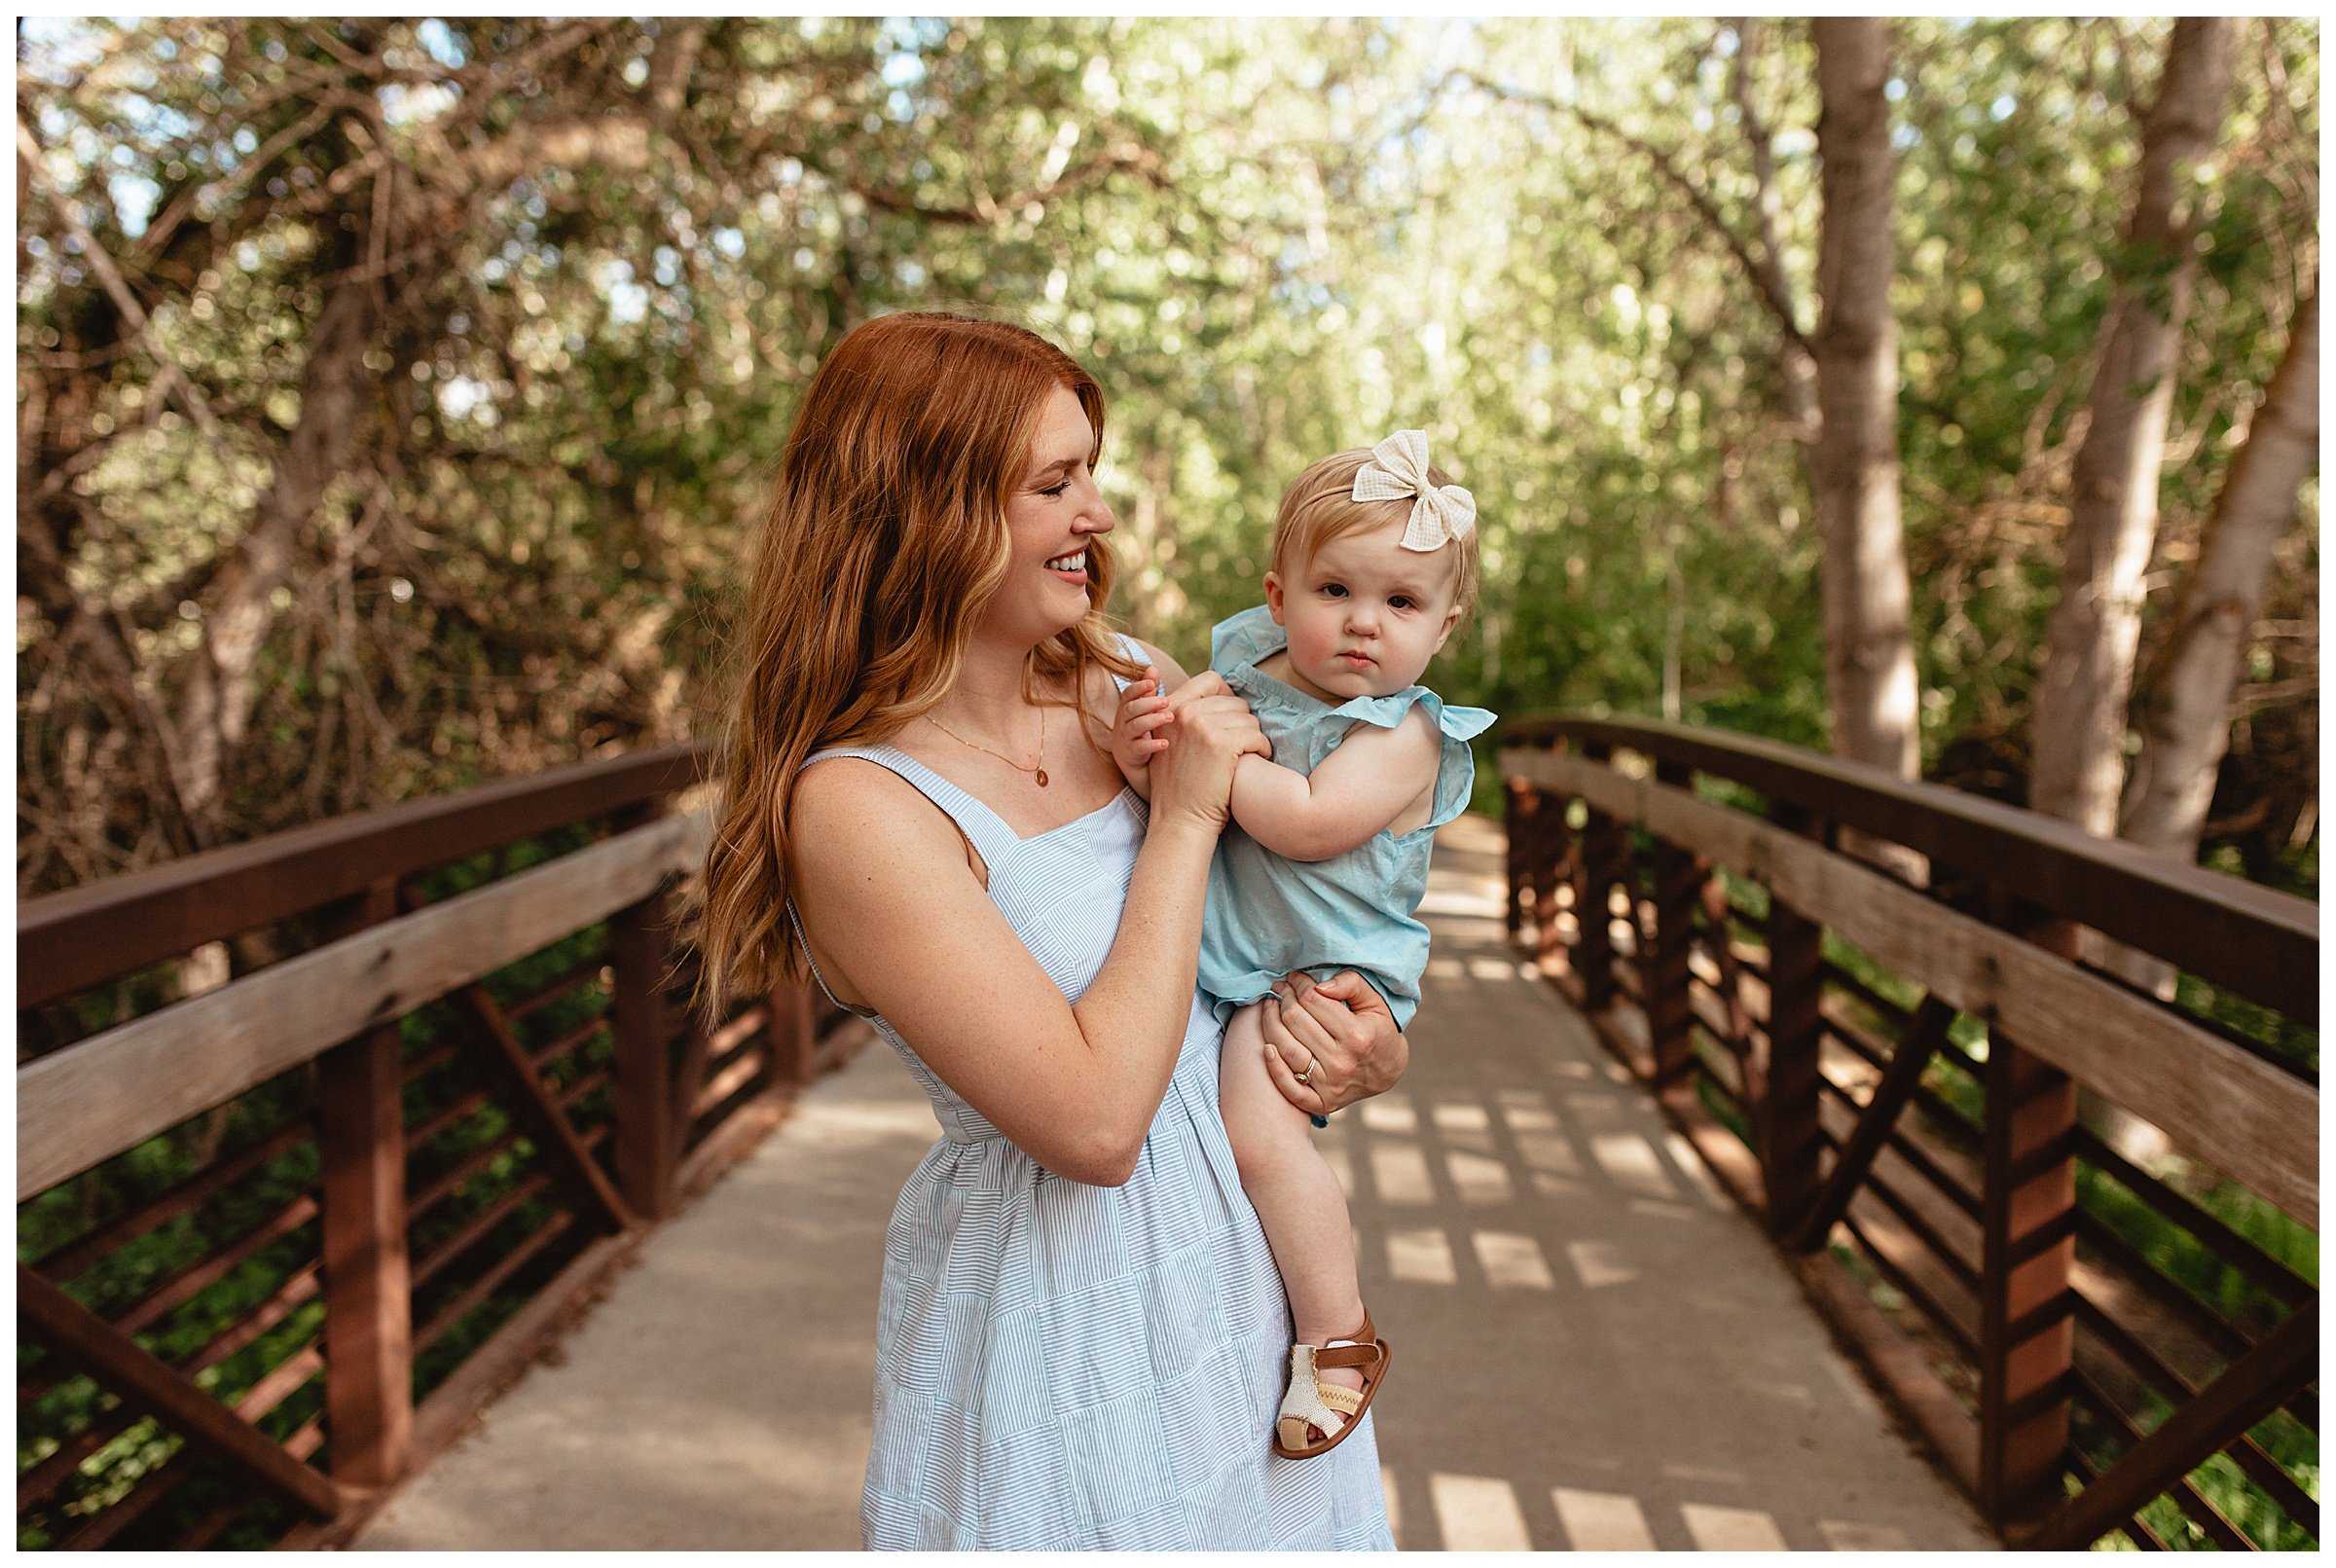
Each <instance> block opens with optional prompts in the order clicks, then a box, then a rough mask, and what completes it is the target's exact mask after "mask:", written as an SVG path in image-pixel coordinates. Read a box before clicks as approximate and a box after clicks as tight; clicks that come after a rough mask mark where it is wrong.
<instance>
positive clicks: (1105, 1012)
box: [793, 675, 1264, 1186]
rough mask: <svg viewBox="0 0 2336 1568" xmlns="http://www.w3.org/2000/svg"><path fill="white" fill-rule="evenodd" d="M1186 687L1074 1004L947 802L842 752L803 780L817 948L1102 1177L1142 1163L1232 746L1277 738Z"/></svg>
mask: <svg viewBox="0 0 2336 1568" xmlns="http://www.w3.org/2000/svg"><path fill="white" fill-rule="evenodd" d="M1176 699H1177V702H1178V721H1177V724H1176V726H1175V728H1176V731H1177V739H1176V742H1175V743H1174V745H1172V746H1171V748H1170V749H1169V750H1168V751H1167V752H1164V753H1162V754H1161V755H1160V756H1159V757H1157V758H1155V759H1153V772H1154V777H1153V781H1152V783H1153V789H1154V794H1153V801H1152V808H1151V816H1150V828H1149V829H1148V831H1147V833H1146V836H1145V841H1144V846H1143V848H1142V850H1141V851H1140V852H1139V853H1138V855H1137V857H1136V864H1135V870H1134V873H1133V876H1132V878H1131V880H1130V882H1129V885H1128V892H1127V901H1126V904H1125V906H1124V907H1123V909H1122V912H1121V915H1120V921H1119V930H1118V933H1117V935H1116V937H1115V938H1114V939H1113V944H1112V949H1111V952H1110V954H1109V956H1108V957H1107V958H1106V959H1105V960H1104V964H1103V967H1102V969H1101V970H1100V971H1099V972H1098V973H1097V975H1096V977H1095V980H1094V982H1093V983H1092V984H1091V985H1089V986H1088V988H1087V990H1086V992H1085V993H1084V994H1083V995H1082V996H1081V997H1080V998H1079V1001H1078V1003H1077V1005H1076V1006H1074V1005H1073V1004H1071V1003H1068V1002H1066V1001H1065V1000H1064V998H1063V994H1062V992H1061V991H1060V990H1058V989H1057V988H1056V986H1055V984H1054V982H1053V981H1052V980H1050V979H1049V978H1048V977H1047V975H1046V973H1045V971H1044V970H1043V969H1041V968H1040V966H1039V964H1038V961H1037V960H1036V959H1034V958H1033V957H1032V956H1031V954H1030V950H1029V949H1028V948H1027V947H1025V946H1024V945H1023V943H1022V940H1021V938H1020V937H1019V936H1018V935H1016V934H1015V932H1014V930H1013V928H1012V927H1010V926H1008V925H1007V924H1006V922H1005V919H1004V916H1002V915H1001V914H1000V913H999V912H998V908H997V906H996V905H995V904H993V903H992V902H991V901H990V898H989V895H988V893H987V892H986V891H985V890H984V889H983V888H982V885H981V883H980V882H979V881H978V880H977V879H976V878H975V876H974V875H973V872H972V869H971V867H970V866H968V865H967V862H966V855H965V848H964V844H963V841H962V840H960V838H959V837H958V835H957V831H956V829H955V828H954V827H953V826H952V825H951V823H950V822H949V820H948V819H947V818H946V817H945V816H943V815H942V814H941V813H940V812H938V811H936V810H934V809H933V807H932V806H931V803H929V802H928V801H926V800H925V799H924V798H923V796H921V795H920V794H918V793H917V791H916V790H915V789H914V788H913V787H912V786H911V785H909V784H907V783H906V782H905V781H902V780H900V779H898V778H897V777H895V776H894V775H893V774H892V773H890V772H889V771H887V770H884V769H880V768H878V767H876V766H875V765H874V764H871V763H860V762H858V761H856V760H851V759H839V760H837V761H833V762H825V763H821V765H819V766H818V767H816V768H811V769H808V770H806V771H805V772H804V774H803V775H802V776H801V778H800V780H799V781H798V783H797V784H796V788H795V795H794V807H793V809H794V810H795V812H796V813H797V819H796V820H797V823H798V831H797V832H796V834H795V835H794V839H795V843H796V846H797V849H796V867H795V879H796V904H797V908H798V910H799V911H800V913H801V914H802V916H803V919H804V922H805V924H806V926H807V927H808V928H809V929H810V930H812V932H813V933H814V934H815V935H816V936H817V937H818V938H819V942H820V951H821V954H822V955H823V956H825V957H826V958H827V959H829V960H830V961H831V962H832V964H833V966H834V967H835V968H837V969H838V970H840V971H841V973H842V976H843V978H844V979H845V980H846V981H847V982H848V983H849V984H850V986H851V987H852V989H853V990H854V991H855V992H856V993H857V994H858V995H859V996H860V997H861V998H862V999H863V1000H864V1001H865V1003H866V1004H867V1005H869V1006H870V1007H872V1008H874V1009H875V1010H876V1011H877V1012H879V1013H882V1014H883V1015H884V1017H885V1019H886V1021H887V1022H889V1023H890V1024H891V1025H892V1026H893V1027H894V1029H896V1030H898V1031H899V1033H900V1035H901V1038H902V1039H906V1040H907V1041H908V1042H909V1044H910V1045H911V1046H913V1047H914V1048H915V1049H916V1052H917V1054H918V1055H919V1056H920V1057H922V1058H923V1059H924V1060H925V1062H926V1064H927V1065H928V1066H930V1067H931V1069H932V1070H933V1072H934V1073H936V1074H937V1075H939V1076H940V1078H941V1081H943V1082H944V1083H946V1084H948V1085H949V1087H950V1088H951V1089H953V1090H955V1091H956V1092H957V1093H958V1094H959V1095H960V1096H962V1097H963V1098H964V1099H965V1101H966V1103H967V1104H968V1105H970V1106H971V1107H972V1108H973V1109H974V1110H976V1111H978V1112H981V1113H982V1115H984V1116H985V1117H987V1118H988V1119H989V1121H990V1122H991V1124H992V1125H994V1126H995V1127H997V1129H998V1130H999V1131H1000V1132H1001V1133H1004V1135H1005V1136H1006V1137H1007V1138H1009V1139H1011V1140H1012V1141H1013V1142H1014V1143H1015V1144H1016V1145H1017V1146H1019V1147H1020V1148H1021V1149H1023V1151H1024V1152H1026V1153H1028V1154H1029V1155H1030V1156H1031V1157H1032V1158H1033V1159H1035V1160H1037V1161H1038V1162H1039V1163H1040V1164H1041V1165H1043V1166H1045V1167H1046V1168H1047V1169H1048V1170H1050V1171H1053V1172H1055V1173H1056V1174H1057V1175H1060V1176H1065V1177H1069V1178H1071V1179H1072V1180H1075V1181H1080V1182H1088V1183H1093V1184H1096V1185H1107V1186H1108V1185H1117V1184H1119V1183H1121V1182H1124V1181H1126V1180H1127V1178H1128V1177H1129V1175H1131V1174H1132V1173H1133V1171H1134V1169H1135V1163H1136V1156H1137V1154H1138V1152H1139V1151H1140V1150H1141V1149H1142V1148H1143V1144H1144V1137H1145V1134H1146V1132H1147V1131H1148V1130H1149V1129H1150V1125H1151V1119H1152V1117H1153V1115H1154V1114H1156V1113H1157V1112H1158V1110H1159V1104H1160V1098H1161V1096H1162V1095H1163V1094H1164V1093H1165V1092H1166V1090H1167V1085H1168V1076H1169V1074H1170V1073H1171V1072H1172V1071H1173V1070H1174V1069H1175V1066H1176V1059H1177V1054H1178V1052H1179V1050H1180V1049H1181V1047H1182V1044H1183V1039H1184V1031H1185V1024H1186V1018H1187V1017H1188V1015H1189V1012H1190V1008H1191V1004H1192V990H1193V979H1194V973H1195V970H1196V968H1197V963H1198V953H1199V948H1200V913H1201V904H1202V899H1203V896H1204V894H1205V893H1206V892H1207V888H1208V869H1209V858H1210V856H1211V855H1212V854H1213V852H1214V851H1215V848H1216V841H1217V834H1218V832H1219V831H1220V830H1221V828H1222V826H1223V800H1224V794H1225V792H1226V790H1227V789H1228V788H1229V785H1230V780H1231V771H1232V764H1233V762H1234V760H1235V759H1236V757H1237V756H1238V755H1239V754H1240V752H1241V750H1242V749H1243V748H1248V747H1253V746H1255V747H1261V746H1262V745H1263V744H1264V743H1263V738H1262V737H1261V736H1259V734H1258V732H1257V721H1256V720H1255V718H1254V717H1252V716H1251V714H1250V712H1249V710H1248V707H1247V705H1245V704H1244V703H1242V702H1241V700H1240V699H1239V698H1237V697H1234V696H1232V695H1231V694H1230V693H1229V692H1228V691H1226V690H1225V688H1224V686H1223V681H1221V680H1219V679H1218V678H1217V677H1216V676H1214V675H1203V676H1201V677H1199V678H1198V679H1197V680H1194V681H1190V682H1187V683H1186V686H1185V687H1184V688H1183V689H1181V690H1179V691H1178V692H1177V693H1176ZM1212 790H1213V791H1214V796H1215V798H1214V802H1213V803H1212V801H1211V799H1210V796H1211V793H1212Z"/></svg>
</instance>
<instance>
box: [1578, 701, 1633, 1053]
mask: <svg viewBox="0 0 2336 1568" xmlns="http://www.w3.org/2000/svg"><path fill="white" fill-rule="evenodd" d="M1582 754H1583V755H1584V756H1585V757H1587V758H1588V759H1589V760H1590V761H1592V762H1595V763H1599V764H1602V765H1611V764H1612V762H1613V760H1614V748H1612V747H1610V746H1607V745H1605V744H1604V743H1603V742H1599V741H1591V742H1588V743H1587V744H1585V745H1584V746H1583V748H1582ZM1629 857H1630V837H1629V834H1628V831H1627V830H1626V829H1624V826H1623V824H1622V823H1620V822H1619V821H1617V820H1615V819H1614V818H1613V817H1611V816H1609V815H1608V814H1607V813H1605V812H1602V811H1600V810H1598V809H1597V808H1596V807H1595V806H1592V807H1590V808H1589V816H1588V820H1586V821H1585V822H1584V823H1583V824H1582V846H1581V853H1580V855H1579V856H1577V857H1576V858H1575V860H1574V921H1575V924H1576V925H1578V926H1579V927H1580V928H1581V938H1580V940H1578V941H1577V942H1576V943H1575V944H1574V968H1575V972H1577V973H1578V974H1580V975H1581V976H1582V1008H1583V1010H1584V1011H1585V1012H1588V1013H1591V1014H1593V1015H1594V1014H1596V1013H1601V1012H1604V1011H1605V1010H1606V1009H1607V1008H1608V1007H1611V1006H1612V1005H1614V998H1615V992H1616V990H1617V985H1616V982H1615V978H1614V931H1613V930H1612V929H1611V927H1610V924H1609V923H1610V921H1611V920H1612V918H1613V917H1612V916H1611V915H1610V914H1609V913H1608V912H1607V907H1606V906H1607V899H1608V897H1609V895H1610V894H1611V893H1612V891H1613V889H1614V885H1615V883H1616V882H1617V881H1626V880H1627V879H1628V876H1629V870H1630V866H1629Z"/></svg>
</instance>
